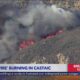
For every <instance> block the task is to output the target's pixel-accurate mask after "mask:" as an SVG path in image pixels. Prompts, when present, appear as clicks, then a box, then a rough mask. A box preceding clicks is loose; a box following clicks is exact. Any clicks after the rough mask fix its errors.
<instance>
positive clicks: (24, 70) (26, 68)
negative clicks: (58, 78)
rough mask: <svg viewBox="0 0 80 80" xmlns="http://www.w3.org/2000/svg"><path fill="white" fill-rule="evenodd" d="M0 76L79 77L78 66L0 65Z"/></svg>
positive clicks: (79, 65)
mask: <svg viewBox="0 0 80 80" xmlns="http://www.w3.org/2000/svg"><path fill="white" fill-rule="evenodd" d="M0 75H7V76H9V75H11V76H13V75H14V76H15V75H29V76H30V75H31V76H32V75H41V76H45V75H49V76H50V75H51V76H52V75H80V64H0Z"/></svg>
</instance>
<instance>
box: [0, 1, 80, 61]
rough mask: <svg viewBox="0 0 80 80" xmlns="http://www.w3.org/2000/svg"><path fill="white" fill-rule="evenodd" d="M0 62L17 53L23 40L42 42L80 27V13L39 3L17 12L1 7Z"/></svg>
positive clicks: (10, 7) (13, 8) (12, 7)
mask: <svg viewBox="0 0 80 80" xmlns="http://www.w3.org/2000/svg"><path fill="white" fill-rule="evenodd" d="M0 12H1V14H0V61H1V60H4V59H6V58H8V57H11V56H12V55H15V54H17V51H18V46H19V43H20V42H22V41H24V40H29V39H32V40H35V41H38V40H41V38H42V37H44V36H47V35H49V34H55V33H56V32H57V31H59V30H61V29H63V30H71V29H74V28H76V27H79V26H80V11H79V10H65V9H62V8H58V7H56V5H46V4H43V3H42V2H40V3H37V4H35V5H34V4H33V3H32V4H29V5H28V6H27V7H26V9H23V10H20V9H18V8H17V7H15V6H11V5H8V6H1V8H0Z"/></svg>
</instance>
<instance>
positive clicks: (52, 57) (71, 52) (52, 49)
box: [9, 28, 80, 64]
mask: <svg viewBox="0 0 80 80" xmlns="http://www.w3.org/2000/svg"><path fill="white" fill-rule="evenodd" d="M79 53H80V28H78V29H74V30H71V31H66V32H64V33H62V34H60V35H57V36H55V37H54V38H50V39H46V40H42V41H40V42H38V43H36V44H34V45H33V46H30V47H29V48H27V49H23V50H21V51H19V52H18V54H16V55H15V56H14V58H12V59H11V60H10V61H9V63H76V64H77V63H80V60H79V58H80V54H79Z"/></svg>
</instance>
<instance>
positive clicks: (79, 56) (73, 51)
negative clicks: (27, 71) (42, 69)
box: [0, 0, 80, 80]
mask: <svg viewBox="0 0 80 80" xmlns="http://www.w3.org/2000/svg"><path fill="white" fill-rule="evenodd" d="M0 63H2V64H16V63H19V64H26V63H27V64H39V63H40V64H69V63H70V64H79V63H80V0H0ZM0 80H80V76H10V77H9V76H8V77H7V76H5V77H3V76H2V77H1V76H0Z"/></svg>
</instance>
